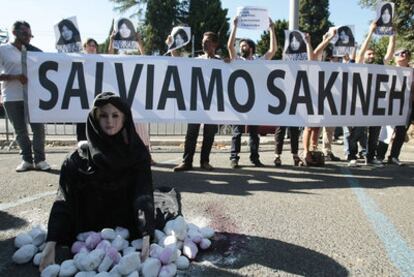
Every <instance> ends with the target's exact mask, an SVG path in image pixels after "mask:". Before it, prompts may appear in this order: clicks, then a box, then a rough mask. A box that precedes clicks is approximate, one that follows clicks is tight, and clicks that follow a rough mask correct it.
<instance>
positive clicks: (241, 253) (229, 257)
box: [197, 232, 349, 276]
mask: <svg viewBox="0 0 414 277" xmlns="http://www.w3.org/2000/svg"><path fill="white" fill-rule="evenodd" d="M197 260H198V261H199V262H202V261H205V260H207V261H210V262H211V263H212V264H213V265H214V266H215V267H218V268H222V269H240V268H244V267H247V266H251V265H252V266H254V265H260V266H263V267H265V268H270V269H272V270H273V273H276V272H279V273H281V272H285V273H290V274H294V275H299V276H348V275H349V273H348V271H347V269H346V268H345V267H343V266H342V265H340V264H339V263H337V262H336V261H335V260H333V259H332V258H330V257H328V256H326V255H324V254H321V253H318V252H316V251H314V250H311V249H307V248H304V247H301V246H298V245H294V244H291V243H287V242H283V241H279V240H274V239H267V238H263V237H256V236H246V235H243V234H237V233H227V232H222V233H216V235H215V238H214V239H213V244H212V247H211V248H210V249H208V251H206V252H201V253H200V254H199V255H198V256H197ZM216 270H218V269H217V268H216ZM204 271H207V272H208V273H210V272H209V270H207V269H204ZM220 276H226V275H225V274H224V275H221V274H220ZM229 276H235V275H229Z"/></svg>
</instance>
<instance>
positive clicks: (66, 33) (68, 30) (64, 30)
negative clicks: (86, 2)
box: [55, 17, 82, 53]
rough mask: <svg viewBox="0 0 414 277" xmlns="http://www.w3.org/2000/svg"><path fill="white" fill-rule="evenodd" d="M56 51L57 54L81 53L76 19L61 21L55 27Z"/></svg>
mask: <svg viewBox="0 0 414 277" xmlns="http://www.w3.org/2000/svg"><path fill="white" fill-rule="evenodd" d="M55 34H56V41H57V42H56V49H57V50H58V52H65V53H71V52H81V51H82V42H81V36H80V33H79V29H78V27H77V24H76V17H71V18H67V19H63V20H62V21H60V22H59V23H58V24H57V25H55Z"/></svg>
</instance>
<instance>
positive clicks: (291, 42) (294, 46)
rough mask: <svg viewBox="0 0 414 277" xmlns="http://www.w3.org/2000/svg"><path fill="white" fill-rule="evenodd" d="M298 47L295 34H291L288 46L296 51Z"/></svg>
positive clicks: (298, 43)
mask: <svg viewBox="0 0 414 277" xmlns="http://www.w3.org/2000/svg"><path fill="white" fill-rule="evenodd" d="M299 47H300V42H299V41H298V40H297V39H296V37H295V36H293V38H292V40H291V41H290V48H291V49H292V50H293V51H298V50H299Z"/></svg>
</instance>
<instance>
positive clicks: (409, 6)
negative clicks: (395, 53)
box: [359, 0, 414, 52]
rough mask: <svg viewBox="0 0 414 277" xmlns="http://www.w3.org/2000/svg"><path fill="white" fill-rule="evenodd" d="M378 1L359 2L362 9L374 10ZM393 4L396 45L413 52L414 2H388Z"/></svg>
mask: <svg viewBox="0 0 414 277" xmlns="http://www.w3.org/2000/svg"><path fill="white" fill-rule="evenodd" d="M379 2H380V1H378V0H360V1H359V3H360V5H361V6H362V7H370V8H372V9H375V8H376V6H377V4H378V3H379ZM390 2H394V3H395V12H394V25H395V27H396V30H397V45H398V46H400V47H401V46H403V47H407V48H409V49H410V50H411V52H413V51H414V45H413V43H412V42H413V41H414V31H413V29H414V16H413V15H414V1H413V0H390Z"/></svg>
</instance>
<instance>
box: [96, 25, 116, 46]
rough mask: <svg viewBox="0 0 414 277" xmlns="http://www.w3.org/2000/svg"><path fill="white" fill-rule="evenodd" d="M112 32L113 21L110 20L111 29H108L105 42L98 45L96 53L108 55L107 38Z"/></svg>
mask: <svg viewBox="0 0 414 277" xmlns="http://www.w3.org/2000/svg"><path fill="white" fill-rule="evenodd" d="M113 30H114V20H113V19H112V24H111V28H109V34H108V37H107V38H106V40H105V42H104V43H102V44H99V45H98V53H108V46H109V37H110V36H111V34H112V32H113Z"/></svg>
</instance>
